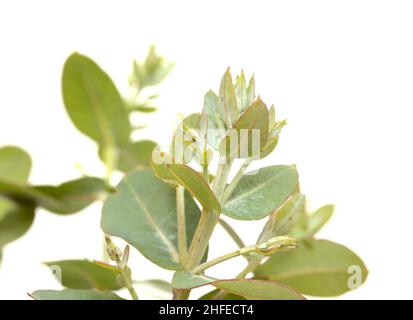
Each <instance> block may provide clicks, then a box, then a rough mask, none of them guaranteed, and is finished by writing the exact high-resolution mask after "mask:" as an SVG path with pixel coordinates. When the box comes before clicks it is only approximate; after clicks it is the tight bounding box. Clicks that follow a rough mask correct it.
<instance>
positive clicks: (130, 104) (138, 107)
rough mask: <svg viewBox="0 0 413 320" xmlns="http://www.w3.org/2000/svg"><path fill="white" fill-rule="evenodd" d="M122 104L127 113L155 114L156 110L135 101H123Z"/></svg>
mask: <svg viewBox="0 0 413 320" xmlns="http://www.w3.org/2000/svg"><path fill="white" fill-rule="evenodd" d="M124 103H125V106H126V109H127V110H128V111H137V112H143V113H152V112H155V111H156V110H157V109H156V108H155V107H152V106H148V105H146V104H144V103H137V102H135V101H130V100H125V101H124Z"/></svg>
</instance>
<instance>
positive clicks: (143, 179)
mask: <svg viewBox="0 0 413 320" xmlns="http://www.w3.org/2000/svg"><path fill="white" fill-rule="evenodd" d="M185 215H186V224H187V228H186V229H187V238H188V241H189V243H190V240H191V239H192V235H193V233H194V231H195V228H196V226H197V224H198V220H199V216H200V211H199V208H198V207H197V205H196V203H195V202H194V201H193V199H192V198H191V197H190V196H189V194H187V193H186V196H185ZM176 216H177V214H176V194H175V190H174V189H172V188H170V187H169V186H168V185H167V184H165V183H164V182H162V181H161V180H159V179H158V178H156V177H155V175H154V174H153V172H152V170H150V169H141V170H135V171H133V172H131V173H130V174H128V175H126V176H125V177H124V179H123V180H122V181H121V182H120V183H119V185H118V187H117V192H116V193H115V194H113V195H110V196H109V197H108V198H107V200H106V201H105V204H104V206H103V211H102V221H101V226H102V229H103V231H104V232H106V233H108V234H110V235H114V236H117V237H120V238H122V239H124V240H125V241H127V242H128V243H130V244H131V245H132V246H134V247H135V248H136V249H138V250H139V251H140V252H141V253H142V254H143V255H144V256H145V257H146V258H148V259H149V260H151V261H152V262H154V263H156V264H157V265H159V266H161V267H163V268H165V269H172V270H176V269H179V268H181V266H180V264H179V255H178V243H177V217H176Z"/></svg>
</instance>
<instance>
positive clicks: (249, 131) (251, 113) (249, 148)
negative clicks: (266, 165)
mask: <svg viewBox="0 0 413 320" xmlns="http://www.w3.org/2000/svg"><path fill="white" fill-rule="evenodd" d="M233 129H234V130H233V131H230V132H229V134H228V135H227V136H226V137H225V139H224V140H223V141H222V142H221V145H220V154H221V155H225V154H226V155H227V157H229V159H233V158H249V157H255V156H257V155H259V153H260V151H261V149H262V148H263V147H264V146H265V145H266V143H267V138H268V109H267V106H266V105H265V103H264V102H262V100H261V99H260V98H259V97H258V99H257V100H256V101H255V102H254V103H253V104H251V105H250V106H249V107H248V108H247V109H246V110H245V112H244V113H243V114H242V115H241V117H240V118H239V119H238V120H237V121H236V123H235V124H234V126H233ZM256 133H258V135H257V134H256Z"/></svg>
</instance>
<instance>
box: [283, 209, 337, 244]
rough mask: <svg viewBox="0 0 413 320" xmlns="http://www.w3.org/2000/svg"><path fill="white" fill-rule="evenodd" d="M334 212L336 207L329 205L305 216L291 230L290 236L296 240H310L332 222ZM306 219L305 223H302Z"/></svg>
mask: <svg viewBox="0 0 413 320" xmlns="http://www.w3.org/2000/svg"><path fill="white" fill-rule="evenodd" d="M333 212H334V205H332V204H328V205H325V206H322V207H321V208H319V209H317V210H316V211H315V212H314V213H312V214H310V215H304V216H303V218H301V219H300V220H299V222H300V223H297V225H296V226H295V227H294V228H293V229H292V230H291V232H290V235H291V236H293V237H294V238H296V239H300V240H301V239H308V238H312V237H314V235H315V234H317V233H318V232H319V231H320V230H321V228H322V227H323V226H324V225H325V224H326V223H327V222H328V221H329V220H330V218H331V216H332V215H333ZM302 219H304V221H302Z"/></svg>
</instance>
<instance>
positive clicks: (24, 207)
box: [0, 196, 35, 248]
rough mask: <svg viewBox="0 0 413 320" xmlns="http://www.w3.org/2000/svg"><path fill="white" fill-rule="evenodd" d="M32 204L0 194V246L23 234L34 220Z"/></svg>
mask: <svg viewBox="0 0 413 320" xmlns="http://www.w3.org/2000/svg"><path fill="white" fill-rule="evenodd" d="M34 209H35V208H34V206H33V205H32V204H30V203H21V204H20V203H17V202H14V201H12V200H9V199H7V198H3V197H1V196H0V248H1V247H3V246H4V245H6V244H8V243H9V242H12V241H14V240H16V239H18V238H20V237H21V236H23V235H24V234H25V233H26V232H27V231H28V230H29V228H30V227H31V225H32V223H33V220H34Z"/></svg>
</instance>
